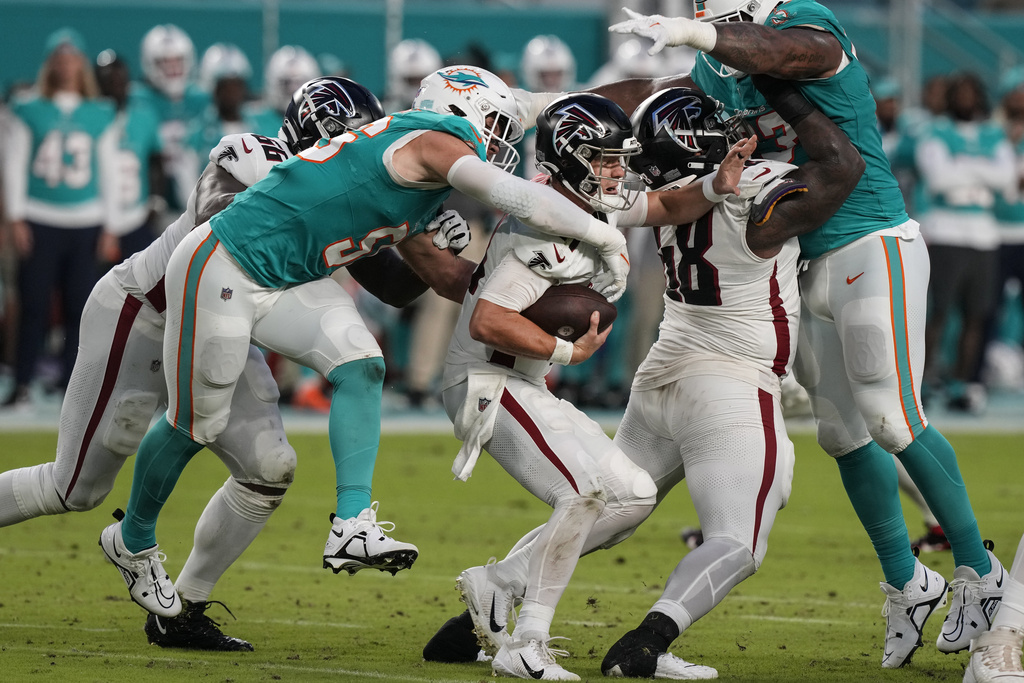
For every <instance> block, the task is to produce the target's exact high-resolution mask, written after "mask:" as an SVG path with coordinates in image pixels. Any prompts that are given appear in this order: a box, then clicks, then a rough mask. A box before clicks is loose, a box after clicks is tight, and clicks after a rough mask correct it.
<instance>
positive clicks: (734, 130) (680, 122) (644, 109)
mask: <svg viewBox="0 0 1024 683" xmlns="http://www.w3.org/2000/svg"><path fill="white" fill-rule="evenodd" d="M632 120H633V132H634V133H635V134H636V138H637V140H638V141H639V142H640V145H641V146H642V147H643V151H642V152H641V153H640V154H638V155H637V156H635V157H633V158H632V159H630V161H629V168H630V170H632V171H633V172H634V173H636V174H637V175H639V176H640V178H641V179H642V180H643V181H644V183H645V184H646V185H647V186H648V187H649V188H651V189H654V190H657V189H659V188H661V187H664V186H666V185H668V184H670V183H673V182H675V181H678V180H681V179H682V180H686V179H688V180H687V182H689V181H692V180H693V179H694V178H699V177H701V176H703V175H707V174H708V173H711V172H712V171H714V170H715V169H716V168H718V165H719V164H721V163H722V160H723V159H725V155H726V154H728V153H729V148H730V147H731V146H732V145H733V143H735V142H736V141H737V140H739V139H740V138H741V137H744V136H743V135H741V134H740V128H739V126H741V125H745V124H743V123H742V120H741V119H739V118H734V119H730V120H728V121H727V120H726V119H725V118H724V117H723V115H722V105H721V103H719V102H718V100H716V99H714V98H711V97H708V96H707V95H705V94H704V93H702V92H701V91H699V90H693V89H691V88H669V89H667V90H662V91H660V92H657V93H655V94H654V95H652V96H651V97H649V98H647V99H646V100H644V102H643V103H642V104H641V105H640V106H639V107H637V108H636V111H634V112H633V117H632Z"/></svg>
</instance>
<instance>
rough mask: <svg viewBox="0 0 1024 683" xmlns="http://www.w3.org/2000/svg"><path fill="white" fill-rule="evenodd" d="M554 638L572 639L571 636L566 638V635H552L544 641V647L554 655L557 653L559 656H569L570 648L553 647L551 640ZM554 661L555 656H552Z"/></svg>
mask: <svg viewBox="0 0 1024 683" xmlns="http://www.w3.org/2000/svg"><path fill="white" fill-rule="evenodd" d="M552 640H572V639H571V638H566V637H565V636H551V637H550V638H548V639H547V640H546V641H545V642H544V649H545V650H547V651H548V652H549V653H551V654H553V655H557V656H558V657H568V656H569V651H568V650H556V649H555V648H553V647H551V641H552ZM552 661H554V658H552Z"/></svg>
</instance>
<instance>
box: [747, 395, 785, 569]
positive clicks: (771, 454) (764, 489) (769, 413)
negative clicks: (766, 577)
mask: <svg viewBox="0 0 1024 683" xmlns="http://www.w3.org/2000/svg"><path fill="white" fill-rule="evenodd" d="M757 402H758V403H759V404H760V406H761V426H762V427H763V428H764V470H763V471H762V473H761V488H760V489H759V490H758V492H757V506H756V508H755V512H754V539H753V543H751V546H750V547H751V548H752V549H753V550H754V551H755V552H756V551H757V535H758V534H759V533H760V532H761V516H762V515H763V514H764V502H765V500H767V498H768V492H769V491H770V490H771V488H772V483H773V482H774V481H775V467H776V464H777V461H778V457H779V444H778V442H777V441H776V440H775V400H774V399H773V398H772V395H771V394H769V393H768V392H767V391H765V390H763V389H758V390H757Z"/></svg>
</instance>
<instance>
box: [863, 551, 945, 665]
mask: <svg viewBox="0 0 1024 683" xmlns="http://www.w3.org/2000/svg"><path fill="white" fill-rule="evenodd" d="M914 563H915V567H914V578H912V579H911V580H910V581H909V582H908V583H907V585H906V586H904V587H903V590H898V589H897V588H895V587H893V586H892V585H890V584H888V583H885V582H882V583H881V584H880V587H881V589H882V592H883V593H885V605H883V606H882V614H883V615H884V616H885V650H884V651H883V653H882V667H883V668H885V669H896V668H899V667H901V666H903V665H904V664H908V663H909V662H910V658H911V656H912V655H913V654H914V651H915V650H917V648H919V647H921V644H922V643H921V631H923V630H924V623H925V621H927V620H928V617H930V616H931V614H932V612H934V611H935V608H937V607H939V606H941V605H945V604H946V589H947V588H948V586H949V584H947V583H946V580H945V579H944V578H942V575H941V574H939V573H938V572H935V571H932V570H931V569H929V568H928V567H926V566H924V565H923V564H921V562H920V561H918V560H916V559H915V560H914Z"/></svg>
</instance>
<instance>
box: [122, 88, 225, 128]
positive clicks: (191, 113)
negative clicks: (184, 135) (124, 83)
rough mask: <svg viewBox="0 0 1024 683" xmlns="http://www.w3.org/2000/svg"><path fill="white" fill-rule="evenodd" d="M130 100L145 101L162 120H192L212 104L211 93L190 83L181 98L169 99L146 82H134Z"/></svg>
mask: <svg viewBox="0 0 1024 683" xmlns="http://www.w3.org/2000/svg"><path fill="white" fill-rule="evenodd" d="M128 99H129V102H143V103H145V104H146V105H148V106H149V107H151V108H152V109H153V110H154V111H156V112H157V114H158V115H159V117H160V121H161V122H164V121H192V120H194V119H196V118H197V117H199V116H202V114H203V112H204V111H205V110H206V107H207V106H209V105H210V95H209V94H208V93H207V92H205V91H203V90H202V89H201V88H199V87H198V86H197V85H194V84H190V85H188V86H187V87H186V88H185V94H184V95H183V96H182V98H181V99H180V100H172V99H169V98H168V97H167V96H166V95H164V94H163V93H162V92H160V91H158V90H156V89H155V88H153V87H152V86H150V85H148V84H146V83H133V84H132V88H131V92H130V94H129V98H128Z"/></svg>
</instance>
